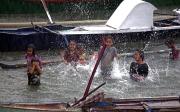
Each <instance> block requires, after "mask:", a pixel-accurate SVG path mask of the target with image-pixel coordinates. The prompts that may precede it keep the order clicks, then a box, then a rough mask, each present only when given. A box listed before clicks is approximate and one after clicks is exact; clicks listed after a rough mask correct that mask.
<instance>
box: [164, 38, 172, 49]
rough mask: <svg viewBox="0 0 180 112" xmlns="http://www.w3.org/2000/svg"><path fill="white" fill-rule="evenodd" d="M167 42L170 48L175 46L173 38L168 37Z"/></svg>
mask: <svg viewBox="0 0 180 112" xmlns="http://www.w3.org/2000/svg"><path fill="white" fill-rule="evenodd" d="M165 44H166V46H167V47H168V48H172V47H173V46H174V41H173V39H172V38H168V39H166V41H165Z"/></svg>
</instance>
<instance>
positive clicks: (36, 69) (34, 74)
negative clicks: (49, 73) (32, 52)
mask: <svg viewBox="0 0 180 112" xmlns="http://www.w3.org/2000/svg"><path fill="white" fill-rule="evenodd" d="M41 74H42V70H41V67H40V66H39V59H38V58H37V57H33V58H32V59H31V67H30V68H29V69H28V72H27V75H28V85H37V86H38V85H40V75H41Z"/></svg>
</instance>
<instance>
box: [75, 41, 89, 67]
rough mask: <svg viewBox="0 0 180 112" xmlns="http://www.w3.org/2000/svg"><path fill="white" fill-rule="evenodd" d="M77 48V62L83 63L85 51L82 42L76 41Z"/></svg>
mask: <svg viewBox="0 0 180 112" xmlns="http://www.w3.org/2000/svg"><path fill="white" fill-rule="evenodd" d="M77 50H78V55H79V63H80V64H84V63H85V62H86V59H87V57H86V53H85V52H84V44H83V43H78V44H77Z"/></svg>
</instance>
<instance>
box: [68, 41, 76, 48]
mask: <svg viewBox="0 0 180 112" xmlns="http://www.w3.org/2000/svg"><path fill="white" fill-rule="evenodd" d="M75 49H76V42H75V41H74V40H71V41H70V42H69V50H70V51H74V50H75Z"/></svg>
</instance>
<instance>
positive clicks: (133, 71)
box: [129, 50, 148, 81]
mask: <svg viewBox="0 0 180 112" xmlns="http://www.w3.org/2000/svg"><path fill="white" fill-rule="evenodd" d="M134 60H135V61H136V62H132V63H131V65H130V72H129V74H130V78H131V79H133V80H135V81H142V80H144V79H145V78H146V77H147V76H148V65H147V64H146V63H145V62H144V52H143V51H140V50H136V51H135V52H134Z"/></svg>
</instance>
